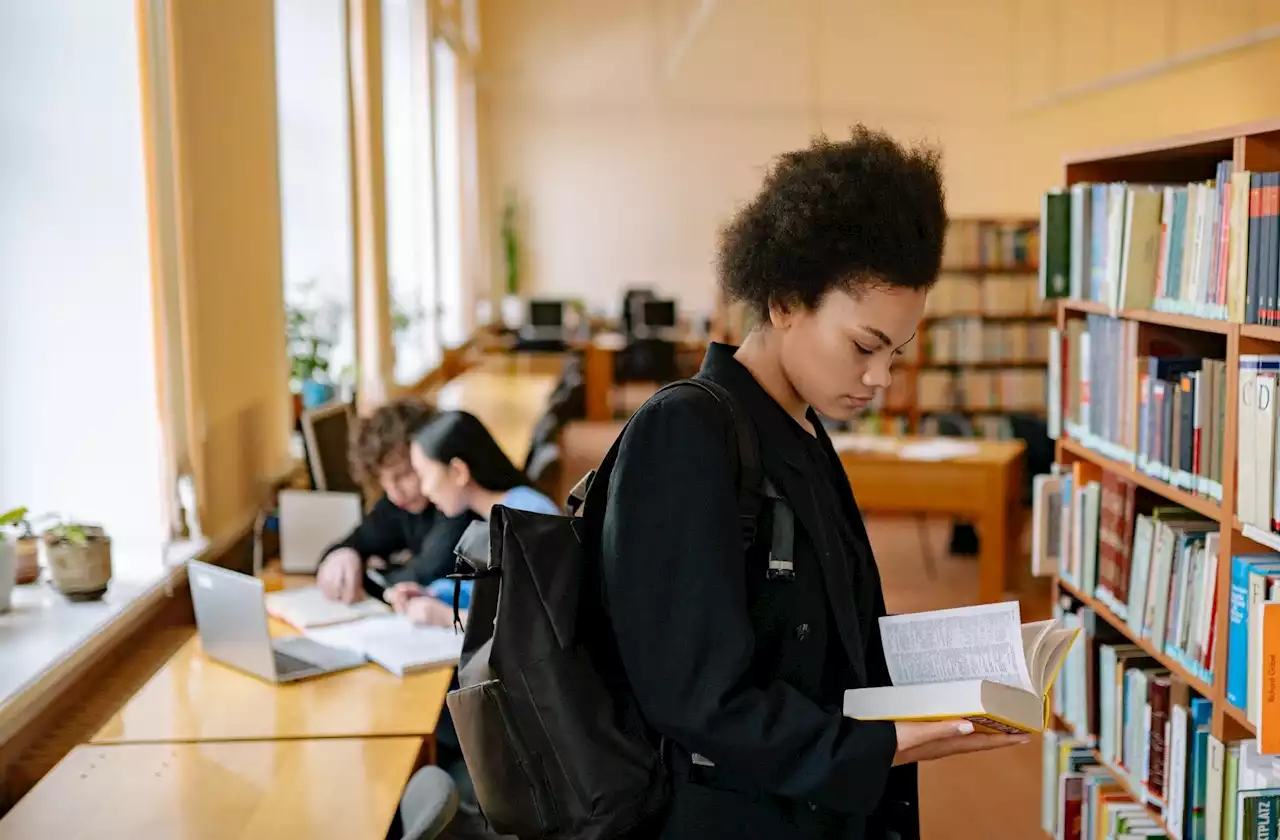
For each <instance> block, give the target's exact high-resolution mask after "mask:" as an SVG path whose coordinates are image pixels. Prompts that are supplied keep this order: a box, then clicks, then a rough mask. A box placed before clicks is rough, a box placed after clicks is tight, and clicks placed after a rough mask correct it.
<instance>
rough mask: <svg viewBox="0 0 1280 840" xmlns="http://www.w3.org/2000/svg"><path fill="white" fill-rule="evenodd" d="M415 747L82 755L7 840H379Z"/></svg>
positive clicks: (20, 812) (248, 747) (289, 745)
mask: <svg viewBox="0 0 1280 840" xmlns="http://www.w3.org/2000/svg"><path fill="white" fill-rule="evenodd" d="M417 756H418V739H416V738H376V739H368V740H361V739H330V740H318V741H255V742H249V743H210V744H132V745H123V746H110V747H104V746H79V747H76V748H75V749H74V750H72V751H71V752H70V753H69V754H68V755H67V756H66V758H64V759H63V760H62V761H61V762H59V763H58V765H57V766H56V767H55V768H54V769H53V770H52V771H51V772H50V773H49V774H48V775H46V776H45V777H44V778H43V779H41V780H40V782H39V783H38V784H37V785H36V786H35V788H33V789H32V790H31V792H30V793H28V794H27V795H26V796H25V797H23V798H22V799H21V800H20V801H19V802H18V804H17V806H16V807H15V808H14V809H13V810H12V811H10V812H9V814H8V815H7V816H5V818H4V819H3V820H0V840H31V839H32V838H38V837H49V838H53V837H56V838H59V839H60V840H76V839H77V838H85V840H88V839H89V838H93V840H117V838H118V840H137V838H162V837H171V838H178V837H180V838H183V840H281V838H291V837H297V838H307V839H308V840H323V838H334V840H338V838H341V840H362V839H365V840H383V838H384V837H385V836H386V832H387V828H388V826H389V825H390V823H391V819H392V816H393V815H394V813H395V810H396V806H397V805H398V804H399V800H400V794H401V791H402V790H403V789H404V785H405V782H406V781H408V778H409V775H410V773H411V772H412V770H413V766H414V762H415V760H416V758H417Z"/></svg>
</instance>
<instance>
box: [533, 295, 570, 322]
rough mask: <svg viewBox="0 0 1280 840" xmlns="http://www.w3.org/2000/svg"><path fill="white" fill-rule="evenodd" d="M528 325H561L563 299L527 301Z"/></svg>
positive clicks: (562, 320)
mask: <svg viewBox="0 0 1280 840" xmlns="http://www.w3.org/2000/svg"><path fill="white" fill-rule="evenodd" d="M529 326H531V327H535V328H538V327H542V328H546V327H556V328H558V327H563V326H564V301H562V300H531V301H529Z"/></svg>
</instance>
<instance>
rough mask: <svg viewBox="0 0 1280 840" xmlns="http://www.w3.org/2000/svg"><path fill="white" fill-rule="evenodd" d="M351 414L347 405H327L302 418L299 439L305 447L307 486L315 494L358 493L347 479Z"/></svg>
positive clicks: (354, 481)
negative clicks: (300, 438) (311, 488)
mask: <svg viewBox="0 0 1280 840" xmlns="http://www.w3.org/2000/svg"><path fill="white" fill-rule="evenodd" d="M354 415H355V412H354V410H353V408H352V406H351V404H350V403H344V402H336V401H335V402H331V403H327V404H325V405H322V406H320V407H319V408H314V409H312V410H310V411H305V412H303V414H302V438H303V440H304V441H306V444H307V462H308V464H309V465H310V467H311V483H312V484H313V485H314V486H315V488H316V489H317V490H329V491H335V492H339V493H359V492H361V490H362V489H363V488H362V487H361V486H360V484H359V483H358V482H357V481H356V480H355V479H354V478H352V476H351V466H350V461H348V459H347V449H348V448H349V447H350V445H351V424H352V422H353V421H354V419H355V417H354Z"/></svg>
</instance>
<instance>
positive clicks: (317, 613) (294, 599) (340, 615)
mask: <svg viewBox="0 0 1280 840" xmlns="http://www.w3.org/2000/svg"><path fill="white" fill-rule="evenodd" d="M266 602H267V612H268V613H270V614H271V615H273V616H275V617H276V618H278V619H280V620H281V621H284V622H287V623H289V624H292V625H293V626H294V627H297V628H298V629H299V630H307V629H310V628H312V627H325V626H328V625H330V624H342V623H344V622H348V621H359V620H360V619H362V618H367V617H369V616H372V615H386V614H387V613H389V612H391V608H390V607H388V606H387V605H386V604H384V603H382V602H381V601H375V600H374V599H372V598H365V599H364V600H363V601H357V602H356V603H354V604H343V603H340V602H338V601H330V600H329V599H328V598H326V597H325V596H324V593H323V592H321V591H320V589H319V587H315V586H308V587H305V588H303V589H286V590H284V591H282V592H270V593H268V594H267V597H266Z"/></svg>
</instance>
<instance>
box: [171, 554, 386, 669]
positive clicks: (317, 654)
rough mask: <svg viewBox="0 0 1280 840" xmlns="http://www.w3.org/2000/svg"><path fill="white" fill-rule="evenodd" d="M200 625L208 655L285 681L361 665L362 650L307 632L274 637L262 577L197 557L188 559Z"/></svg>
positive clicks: (231, 664) (197, 618) (202, 643)
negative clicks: (310, 636)
mask: <svg viewBox="0 0 1280 840" xmlns="http://www.w3.org/2000/svg"><path fill="white" fill-rule="evenodd" d="M187 576H188V577H189V578H190V581H191V602H192V604H193V606H194V607H195V612H196V629H197V630H199V632H200V643H201V645H202V646H203V647H204V652H205V655H206V656H208V657H209V658H210V659H215V660H217V661H218V662H221V663H223V664H225V665H230V666H231V667H232V668H236V669H238V670H241V671H246V672H248V673H250V674H253V675H254V676H257V677H261V678H262V679H264V680H268V681H270V682H277V683H284V682H293V681H294V680H301V679H305V678H306V677H315V676H319V675H320V674H331V673H333V672H335V671H345V670H347V669H348V668H356V667H358V666H360V665H363V664H364V662H365V658H364V656H363V655H362V654H360V653H357V652H355V651H351V650H344V649H342V648H335V647H330V646H329V645H322V644H320V643H319V642H315V641H312V640H311V639H308V638H306V637H305V636H291V637H289V638H284V639H273V638H271V634H270V633H269V632H268V631H267V607H266V603H265V600H264V598H265V589H264V587H263V585H262V581H260V580H258V579H257V578H255V577H251V576H249V575H242V574H240V573H239V572H233V571H231V570H230V569H224V568H221V567H220V566H212V565H210V564H208V563H202V562H200V561H199V560H191V561H189V562H188V564H187Z"/></svg>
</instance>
